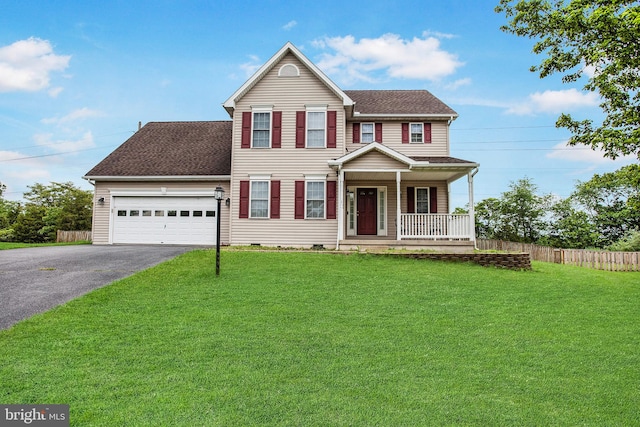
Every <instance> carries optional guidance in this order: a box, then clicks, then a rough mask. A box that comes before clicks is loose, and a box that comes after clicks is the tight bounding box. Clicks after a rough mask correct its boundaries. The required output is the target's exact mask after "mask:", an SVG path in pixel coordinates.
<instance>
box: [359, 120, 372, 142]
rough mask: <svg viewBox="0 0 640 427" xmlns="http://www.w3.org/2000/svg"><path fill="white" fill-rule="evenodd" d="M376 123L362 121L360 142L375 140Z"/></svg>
mask: <svg viewBox="0 0 640 427" xmlns="http://www.w3.org/2000/svg"><path fill="white" fill-rule="evenodd" d="M373 132H374V124H373V123H362V124H361V125H360V142H362V143H363V144H368V143H369V142H373V136H374V133H373Z"/></svg>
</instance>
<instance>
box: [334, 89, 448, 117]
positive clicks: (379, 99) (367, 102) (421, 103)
mask: <svg viewBox="0 0 640 427" xmlns="http://www.w3.org/2000/svg"><path fill="white" fill-rule="evenodd" d="M344 93H346V94H347V96H348V97H349V98H351V99H352V100H353V101H354V102H355V107H354V111H355V112H357V113H360V114H393V115H399V114H407V115H414V114H437V115H443V116H457V115H458V113H456V112H455V111H454V110H452V109H451V108H450V107H449V106H448V105H447V104H445V103H444V102H442V101H440V100H439V99H438V98H436V97H435V96H433V94H431V92H429V91H427V90H345V91H344Z"/></svg>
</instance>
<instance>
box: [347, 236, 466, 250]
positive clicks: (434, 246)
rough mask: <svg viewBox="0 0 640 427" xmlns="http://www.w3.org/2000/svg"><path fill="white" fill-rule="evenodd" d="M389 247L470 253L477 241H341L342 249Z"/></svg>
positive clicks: (382, 248)
mask: <svg viewBox="0 0 640 427" xmlns="http://www.w3.org/2000/svg"><path fill="white" fill-rule="evenodd" d="M389 249H404V250H423V251H434V252H452V253H469V252H473V251H474V249H475V242H472V241H469V240H362V239H347V240H341V241H340V250H344V251H362V252H374V251H385V250H389Z"/></svg>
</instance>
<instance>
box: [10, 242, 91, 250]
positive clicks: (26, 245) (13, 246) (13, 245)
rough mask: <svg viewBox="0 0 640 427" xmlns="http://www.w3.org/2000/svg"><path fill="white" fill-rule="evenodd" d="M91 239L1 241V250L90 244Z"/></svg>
mask: <svg viewBox="0 0 640 427" xmlns="http://www.w3.org/2000/svg"><path fill="white" fill-rule="evenodd" d="M90 244H91V242H89V241H80V242H69V243H55V242H54V243H17V242H15V243H14V242H0V251H1V250H3V249H20V248H33V247H36V246H65V245H90Z"/></svg>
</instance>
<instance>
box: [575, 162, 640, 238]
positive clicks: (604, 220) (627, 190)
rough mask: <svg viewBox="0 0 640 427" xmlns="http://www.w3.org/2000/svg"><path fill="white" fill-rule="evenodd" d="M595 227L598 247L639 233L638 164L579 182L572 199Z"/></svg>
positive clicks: (639, 188)
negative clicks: (630, 233)
mask: <svg viewBox="0 0 640 427" xmlns="http://www.w3.org/2000/svg"><path fill="white" fill-rule="evenodd" d="M571 197H572V198H573V199H574V200H575V201H576V202H578V203H579V204H580V205H581V206H582V207H583V208H584V210H585V211H586V212H587V214H588V215H589V217H590V221H591V222H592V223H593V224H594V225H595V227H596V229H597V231H598V234H599V242H598V246H600V247H604V246H608V245H611V244H613V243H614V242H616V241H618V240H620V239H623V238H624V237H625V236H627V235H628V234H629V232H631V231H632V230H639V231H640V165H638V164H632V165H628V166H624V167H622V168H620V169H618V170H617V171H615V172H608V173H605V174H602V175H598V174H595V175H594V176H593V177H592V178H591V179H590V180H589V181H586V182H579V183H578V184H577V186H576V190H575V191H574V193H573V194H572V196H571Z"/></svg>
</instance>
